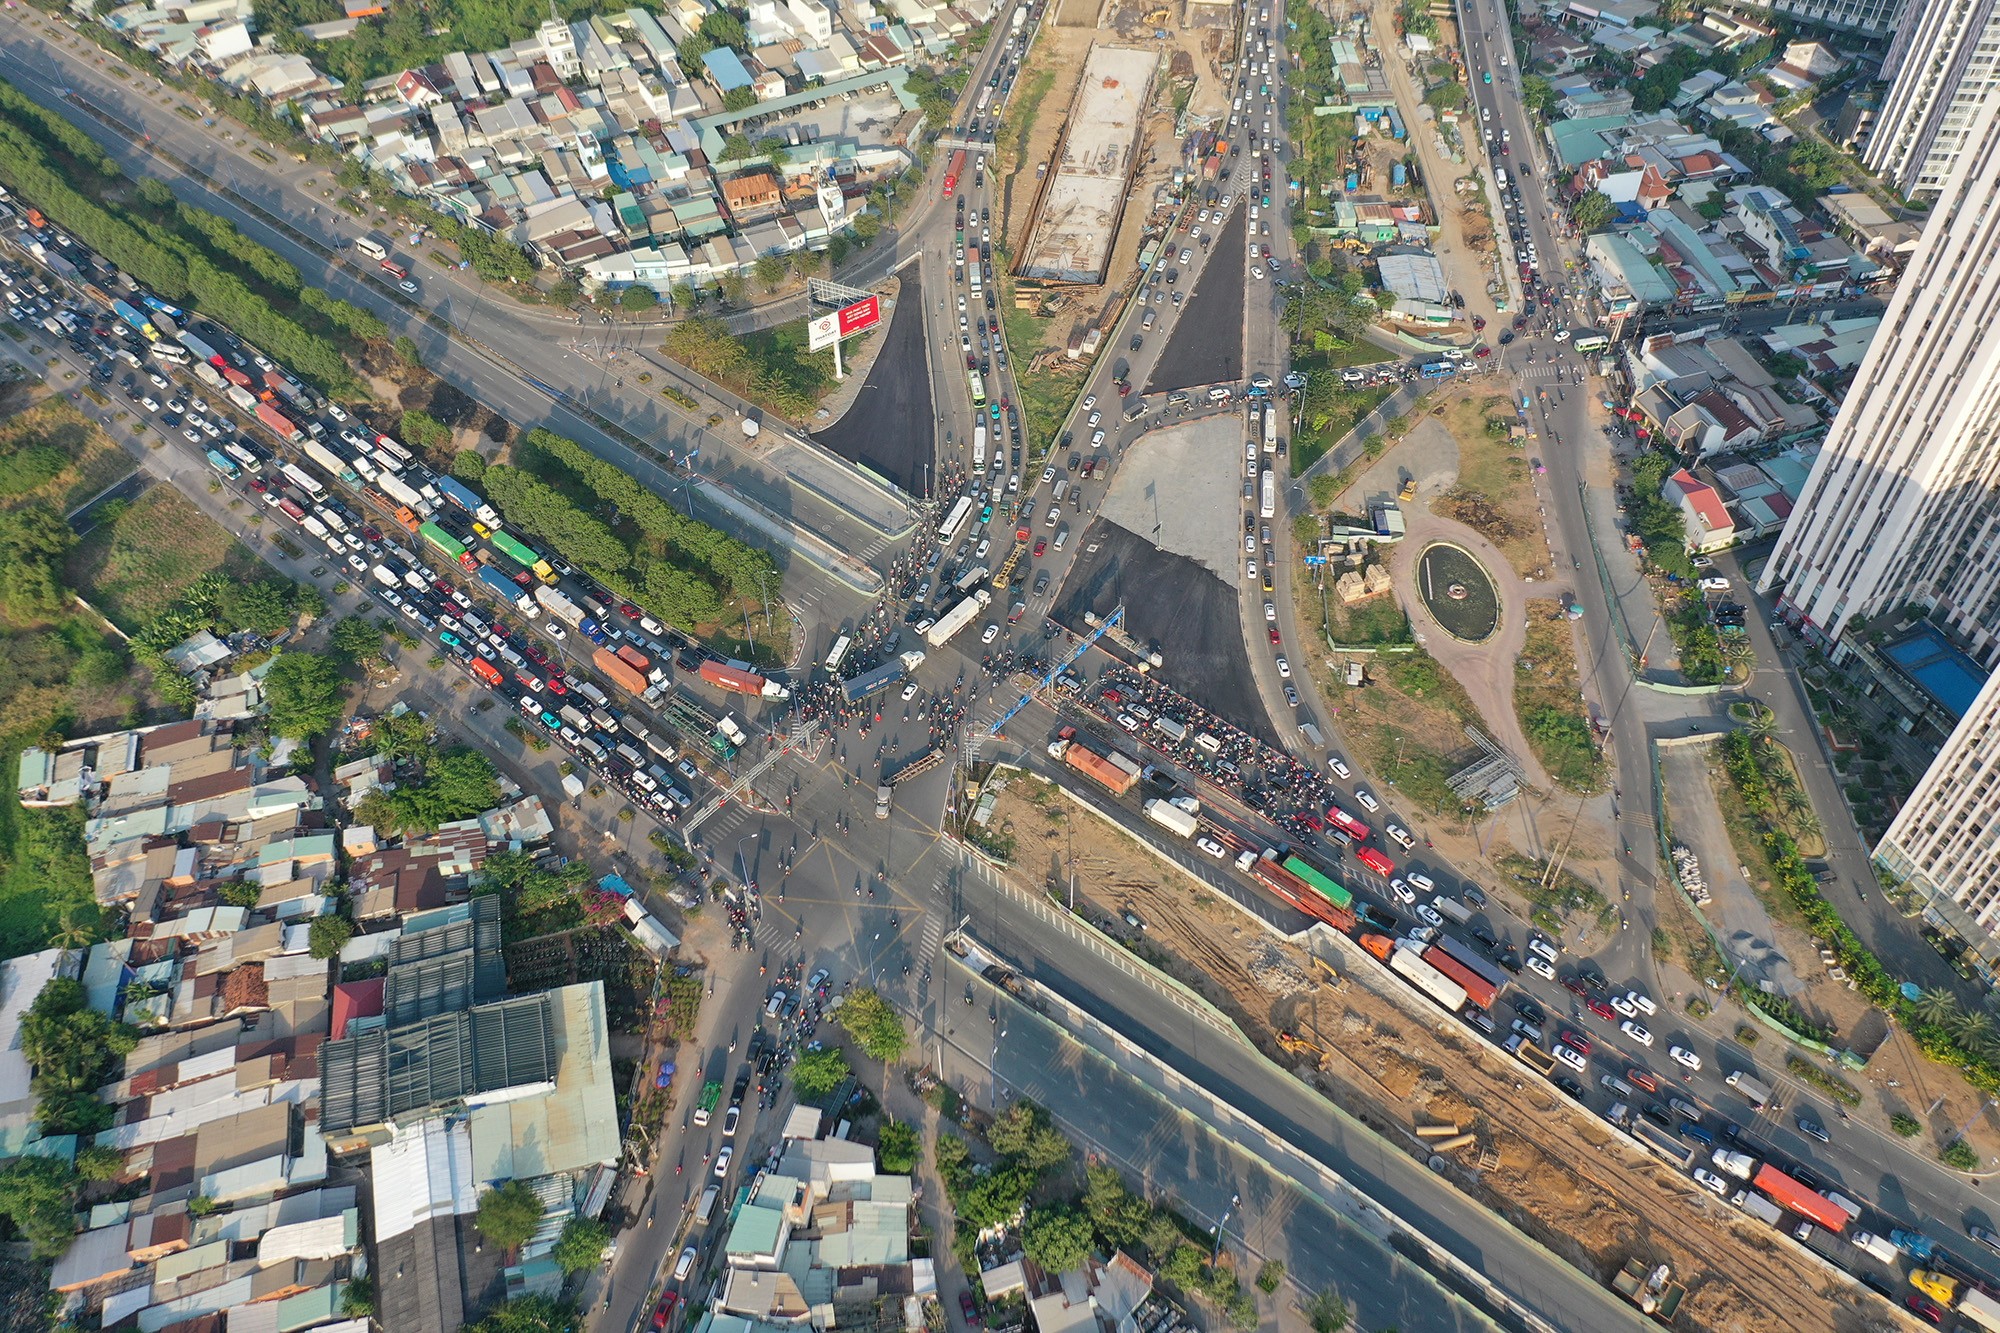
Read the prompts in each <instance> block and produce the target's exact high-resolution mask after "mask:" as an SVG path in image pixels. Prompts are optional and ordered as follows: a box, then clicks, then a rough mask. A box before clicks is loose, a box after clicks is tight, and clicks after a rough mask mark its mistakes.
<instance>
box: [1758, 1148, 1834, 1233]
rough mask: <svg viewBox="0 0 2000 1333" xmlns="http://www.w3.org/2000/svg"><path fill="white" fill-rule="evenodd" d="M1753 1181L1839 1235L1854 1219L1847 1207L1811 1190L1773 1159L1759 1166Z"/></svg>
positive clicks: (1776, 1199)
mask: <svg viewBox="0 0 2000 1333" xmlns="http://www.w3.org/2000/svg"><path fill="white" fill-rule="evenodd" d="M1750 1183H1751V1184H1752V1185H1755V1186H1756V1187H1757V1188H1758V1189H1760V1190H1762V1191H1764V1193H1766V1194H1768V1195H1770V1196H1771V1200H1772V1202H1774V1203H1777V1204H1780V1205H1782V1206H1783V1207H1785V1208H1787V1209H1789V1210H1791V1211H1792V1212H1795V1213H1797V1214H1798V1215H1799V1216H1801V1217H1803V1218H1805V1219H1806V1220H1807V1221H1810V1222H1817V1223H1819V1224H1820V1225H1821V1226H1823V1227H1825V1228H1826V1229H1827V1230H1828V1231H1830V1232H1832V1233H1833V1234H1834V1235H1836V1236H1838V1235H1839V1234H1840V1233H1841V1232H1843V1231H1845V1230H1846V1229H1847V1224H1848V1223H1849V1222H1850V1221H1852V1220H1853V1219H1852V1218H1850V1217H1849V1216H1848V1215H1847V1210H1846V1209H1845V1208H1842V1207H1841V1206H1840V1205H1839V1204H1837V1203H1835V1202H1834V1201H1833V1200H1831V1199H1829V1198H1827V1197H1826V1196H1825V1195H1824V1194H1821V1193H1820V1192H1819V1191H1818V1190H1809V1189H1807V1188H1806V1187H1805V1186H1804V1185H1801V1184H1800V1183H1799V1182H1798V1181H1796V1180H1794V1179H1792V1178H1791V1177H1790V1176H1788V1175H1786V1174H1785V1173H1784V1172H1782V1171H1780V1170H1779V1169H1778V1168H1777V1167H1775V1166H1772V1165H1771V1164H1770V1163H1769V1162H1766V1163H1764V1165H1762V1166H1760V1167H1758V1168H1757V1174H1756V1175H1755V1176H1753V1177H1751V1180H1750Z"/></svg>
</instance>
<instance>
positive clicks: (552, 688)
mask: <svg viewBox="0 0 2000 1333" xmlns="http://www.w3.org/2000/svg"><path fill="white" fill-rule="evenodd" d="M549 693H550V694H568V693H569V686H567V685H565V684H563V678H562V677H561V676H550V677H549Z"/></svg>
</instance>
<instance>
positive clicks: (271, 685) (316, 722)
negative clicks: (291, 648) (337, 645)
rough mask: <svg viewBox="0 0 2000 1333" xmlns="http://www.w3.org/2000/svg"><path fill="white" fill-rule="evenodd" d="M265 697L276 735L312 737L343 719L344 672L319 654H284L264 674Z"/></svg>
mask: <svg viewBox="0 0 2000 1333" xmlns="http://www.w3.org/2000/svg"><path fill="white" fill-rule="evenodd" d="M264 697H265V702H266V704H267V706H268V710H269V721H270V726H271V731H272V734H274V735H278V736H283V737H286V738H287V739H290V740H311V739H312V738H313V737H315V736H322V735H325V734H326V733H327V732H329V731H331V730H332V729H333V727H334V724H335V723H337V722H339V721H340V714H341V708H342V703H341V697H340V672H339V671H338V670H337V669H336V668H335V667H334V664H333V662H332V660H331V659H329V658H326V657H321V656H320V655H319V654H317V653H301V652H288V653H280V654H279V655H278V660H277V661H275V662H273V663H272V664H271V669H270V671H269V672H267V673H266V674H265V676H264Z"/></svg>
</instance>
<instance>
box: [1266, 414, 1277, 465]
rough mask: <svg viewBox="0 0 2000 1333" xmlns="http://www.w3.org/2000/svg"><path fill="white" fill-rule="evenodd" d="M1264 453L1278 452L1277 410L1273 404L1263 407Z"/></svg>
mask: <svg viewBox="0 0 2000 1333" xmlns="http://www.w3.org/2000/svg"><path fill="white" fill-rule="evenodd" d="M1264 452H1265V453H1267V454H1275V453H1277V452H1278V408H1277V405H1276V404H1274V403H1266V404H1265V405H1264Z"/></svg>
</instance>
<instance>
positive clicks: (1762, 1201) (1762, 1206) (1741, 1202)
mask: <svg viewBox="0 0 2000 1333" xmlns="http://www.w3.org/2000/svg"><path fill="white" fill-rule="evenodd" d="M1729 1201H1730V1202H1731V1203H1733V1204H1735V1205H1736V1206H1737V1207H1738V1208H1741V1209H1742V1210H1743V1211H1744V1212H1746V1213H1748V1214H1749V1215H1750V1216H1752V1217H1754V1218H1756V1219H1757V1220H1758V1221H1760V1222H1763V1223H1764V1224H1765V1225H1766V1226H1777V1225H1778V1224H1779V1223H1780V1222H1782V1221H1784V1220H1785V1210H1784V1209H1782V1208H1780V1207H1778V1205H1777V1204H1775V1203H1772V1202H1771V1201H1770V1200H1769V1199H1767V1198H1765V1197H1764V1196H1763V1195H1761V1194H1759V1193H1757V1191H1755V1190H1738V1191H1736V1193H1734V1194H1732V1195H1730V1196H1729Z"/></svg>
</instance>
